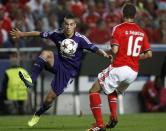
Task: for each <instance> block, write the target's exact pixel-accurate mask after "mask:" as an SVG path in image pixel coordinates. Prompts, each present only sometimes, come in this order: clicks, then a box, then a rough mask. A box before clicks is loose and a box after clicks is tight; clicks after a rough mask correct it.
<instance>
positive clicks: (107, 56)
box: [96, 49, 112, 59]
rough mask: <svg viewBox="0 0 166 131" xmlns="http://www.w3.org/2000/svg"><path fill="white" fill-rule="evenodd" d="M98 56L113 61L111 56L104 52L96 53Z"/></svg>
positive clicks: (98, 51) (100, 50)
mask: <svg viewBox="0 0 166 131" xmlns="http://www.w3.org/2000/svg"><path fill="white" fill-rule="evenodd" d="M96 54H98V55H100V56H104V57H106V58H109V59H112V56H111V55H108V54H107V53H106V52H105V51H104V50H102V49H99V50H97V51H96Z"/></svg>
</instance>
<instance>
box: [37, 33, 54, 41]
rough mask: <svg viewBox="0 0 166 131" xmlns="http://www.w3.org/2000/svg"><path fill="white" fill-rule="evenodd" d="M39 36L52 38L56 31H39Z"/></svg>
mask: <svg viewBox="0 0 166 131" xmlns="http://www.w3.org/2000/svg"><path fill="white" fill-rule="evenodd" d="M40 37H41V38H45V39H51V40H53V38H55V37H56V33H55V32H50V31H47V32H41V33H40Z"/></svg>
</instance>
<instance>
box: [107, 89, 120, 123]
mask: <svg viewBox="0 0 166 131" xmlns="http://www.w3.org/2000/svg"><path fill="white" fill-rule="evenodd" d="M117 101H118V95H117V93H116V91H114V92H112V93H111V94H109V95H108V103H109V108H110V112H111V116H110V120H111V119H112V118H116V117H117V112H116V110H117Z"/></svg>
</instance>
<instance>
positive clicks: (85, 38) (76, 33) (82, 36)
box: [75, 32, 92, 44]
mask: <svg viewBox="0 0 166 131" xmlns="http://www.w3.org/2000/svg"><path fill="white" fill-rule="evenodd" d="M75 35H76V36H78V37H81V38H83V39H84V40H85V41H86V42H87V43H88V44H92V43H91V42H90V41H89V39H88V38H87V37H86V36H85V35H81V34H80V33H78V32H75Z"/></svg>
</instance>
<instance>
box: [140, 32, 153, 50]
mask: <svg viewBox="0 0 166 131" xmlns="http://www.w3.org/2000/svg"><path fill="white" fill-rule="evenodd" d="M147 50H151V48H150V44H149V41H148V38H147V35H146V34H145V33H144V39H143V44H142V48H141V52H145V51H147Z"/></svg>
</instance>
